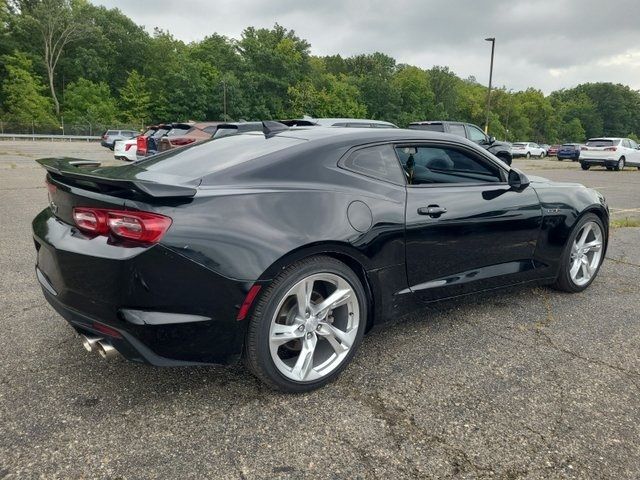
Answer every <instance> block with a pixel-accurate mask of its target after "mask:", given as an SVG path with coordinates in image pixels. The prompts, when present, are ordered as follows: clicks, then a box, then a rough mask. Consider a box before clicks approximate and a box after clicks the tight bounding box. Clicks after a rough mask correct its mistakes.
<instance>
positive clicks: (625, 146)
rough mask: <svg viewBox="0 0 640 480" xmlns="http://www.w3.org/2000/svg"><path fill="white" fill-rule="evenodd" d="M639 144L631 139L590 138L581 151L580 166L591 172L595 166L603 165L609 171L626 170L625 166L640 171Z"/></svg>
mask: <svg viewBox="0 0 640 480" xmlns="http://www.w3.org/2000/svg"><path fill="white" fill-rule="evenodd" d="M639 148H640V147H639V146H638V144H637V143H636V142H635V141H633V140H631V139H629V138H618V137H603V138H590V139H589V140H588V141H587V143H586V144H584V145H583V146H582V148H581V150H580V166H581V167H582V169H583V170H589V169H590V168H591V167H592V166H593V165H603V166H605V167H607V170H624V167H625V166H634V167H638V170H640V150H639Z"/></svg>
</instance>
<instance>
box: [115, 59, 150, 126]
mask: <svg viewBox="0 0 640 480" xmlns="http://www.w3.org/2000/svg"><path fill="white" fill-rule="evenodd" d="M120 106H121V112H122V117H123V119H124V120H126V121H127V122H128V123H130V124H132V125H138V126H141V127H142V126H144V124H145V123H146V122H147V121H149V113H150V108H151V92H150V91H149V89H148V88H147V81H146V79H145V78H144V77H143V76H142V75H140V74H139V73H138V72H137V71H136V70H132V71H131V72H130V73H129V75H128V76H127V81H126V83H125V85H124V87H122V88H121V89H120Z"/></svg>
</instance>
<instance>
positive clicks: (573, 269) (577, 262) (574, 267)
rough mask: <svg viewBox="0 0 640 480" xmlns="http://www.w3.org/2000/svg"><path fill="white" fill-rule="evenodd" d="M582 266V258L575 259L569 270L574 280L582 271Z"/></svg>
mask: <svg viewBox="0 0 640 480" xmlns="http://www.w3.org/2000/svg"><path fill="white" fill-rule="evenodd" d="M581 266H582V262H581V261H580V258H576V259H575V260H574V261H573V264H572V265H571V270H569V274H570V275H571V278H573V279H574V280H575V279H576V276H577V275H578V272H579V271H580V267H581Z"/></svg>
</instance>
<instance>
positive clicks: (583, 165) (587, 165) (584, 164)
mask: <svg viewBox="0 0 640 480" xmlns="http://www.w3.org/2000/svg"><path fill="white" fill-rule="evenodd" d="M580 167H581V168H582V169H583V170H589V169H590V168H591V165H589V164H588V163H581V164H580Z"/></svg>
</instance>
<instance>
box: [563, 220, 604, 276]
mask: <svg viewBox="0 0 640 480" xmlns="http://www.w3.org/2000/svg"><path fill="white" fill-rule="evenodd" d="M602 238H603V234H602V228H601V227H600V225H598V224H597V223H596V222H587V223H585V224H584V225H583V226H582V228H581V229H580V231H579V232H578V235H576V238H575V240H574V242H573V246H572V248H571V261H570V263H569V276H570V277H571V280H572V281H573V283H575V284H576V285H577V286H579V287H581V286H583V285H586V284H587V283H589V281H591V279H592V278H593V276H594V275H595V273H596V271H597V270H598V266H599V265H600V260H601V259H602V247H603V242H602Z"/></svg>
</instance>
